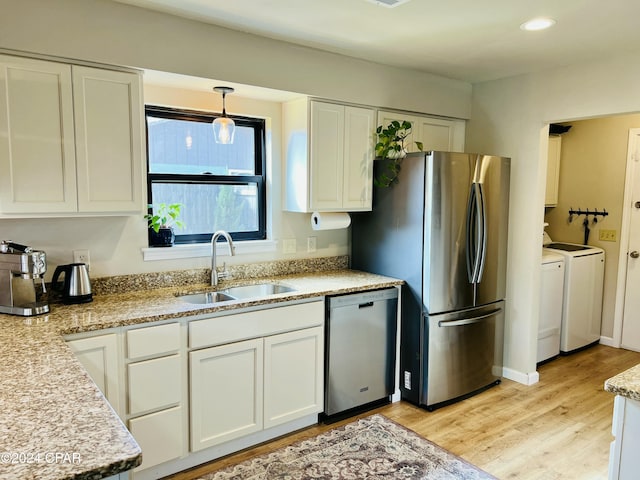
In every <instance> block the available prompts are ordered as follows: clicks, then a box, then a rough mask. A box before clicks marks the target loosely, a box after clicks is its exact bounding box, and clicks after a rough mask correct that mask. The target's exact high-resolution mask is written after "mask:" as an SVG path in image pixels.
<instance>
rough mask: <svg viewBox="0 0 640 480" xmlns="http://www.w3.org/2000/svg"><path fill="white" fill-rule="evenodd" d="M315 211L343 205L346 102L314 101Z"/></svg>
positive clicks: (312, 192)
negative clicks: (339, 103) (336, 103)
mask: <svg viewBox="0 0 640 480" xmlns="http://www.w3.org/2000/svg"><path fill="white" fill-rule="evenodd" d="M310 150H311V151H310V156H311V168H310V172H309V174H310V175H311V190H310V192H309V193H310V201H309V205H310V207H311V210H312V211H317V210H324V211H331V210H340V209H342V191H343V188H342V185H343V178H342V177H343V165H344V163H343V159H344V106H342V105H334V104H331V103H322V102H311V135H310Z"/></svg>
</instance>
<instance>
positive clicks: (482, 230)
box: [476, 183, 487, 283]
mask: <svg viewBox="0 0 640 480" xmlns="http://www.w3.org/2000/svg"><path fill="white" fill-rule="evenodd" d="M476 188H477V190H478V199H479V201H478V200H476V201H477V202H478V206H479V207H480V208H479V210H478V214H479V218H478V227H479V228H478V230H479V233H478V236H479V237H480V239H479V242H478V243H479V244H480V246H479V250H480V253H479V254H478V257H477V262H478V269H477V272H476V283H480V282H481V281H482V274H483V273H484V263H485V260H486V258H487V214H486V212H487V205H486V202H485V199H484V189H483V188H482V183H476Z"/></svg>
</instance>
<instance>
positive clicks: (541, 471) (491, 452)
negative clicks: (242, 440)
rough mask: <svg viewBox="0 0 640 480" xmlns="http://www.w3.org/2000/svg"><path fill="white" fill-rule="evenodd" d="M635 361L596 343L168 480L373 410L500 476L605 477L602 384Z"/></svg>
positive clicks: (528, 479) (609, 405) (639, 356)
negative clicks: (419, 403)
mask: <svg viewBox="0 0 640 480" xmlns="http://www.w3.org/2000/svg"><path fill="white" fill-rule="evenodd" d="M638 363H640V353H638V352H631V351H628V350H622V349H615V348H611V347H606V346H602V345H597V346H595V347H593V348H590V349H588V350H585V351H583V352H578V353H575V354H573V355H568V356H565V357H560V358H557V359H555V360H553V361H551V362H549V363H547V364H545V365H542V366H541V367H540V368H539V370H538V371H539V373H540V381H539V382H538V383H537V384H535V385H531V386H525V385H521V384H519V383H516V382H512V381H510V380H504V381H503V382H502V383H501V384H500V385H498V386H496V387H493V388H491V389H489V390H487V391H485V392H483V393H481V394H479V395H476V396H474V397H471V398H468V399H466V400H463V401H461V402H458V403H455V404H453V405H449V406H447V407H444V408H441V409H438V410H436V411H434V412H428V411H426V410H424V409H421V408H418V407H416V406H414V405H411V404H409V403H406V402H397V403H394V404H391V405H386V406H384V407H381V408H378V409H376V410H373V411H370V412H367V413H365V414H362V415H359V416H357V417H352V418H351V419H348V420H345V421H342V422H338V423H335V424H332V425H323V424H319V425H317V426H313V427H310V428H307V429H304V430H302V431H300V432H296V433H294V434H292V435H288V436H286V437H283V438H281V439H277V440H275V441H272V442H268V443H266V444H263V445H260V446H258V447H255V448H251V449H248V450H245V451H243V452H240V453H237V454H234V455H230V456H228V457H225V458H223V459H220V460H217V461H214V462H211V463H209V464H206V465H203V466H200V467H197V468H195V469H192V470H189V471H186V472H181V473H179V474H176V475H174V476H172V477H168V478H171V480H193V479H196V478H198V477H200V476H202V475H205V474H206V473H209V472H213V471H215V470H218V469H220V468H224V467H225V466H227V465H231V464H234V463H237V462H240V461H243V460H246V459H249V458H252V457H254V456H256V455H260V454H264V453H268V452H271V451H273V450H275V449H277V448H280V447H282V446H285V445H289V444H291V443H294V442H296V441H299V440H303V439H305V438H309V437H311V436H314V435H317V434H319V433H322V432H324V431H326V430H329V429H331V428H335V427H337V426H340V425H342V424H344V423H347V422H349V421H353V420H354V419H355V418H358V417H362V416H366V415H370V414H372V413H374V412H375V413H382V414H383V415H385V416H387V417H388V418H390V419H392V420H394V421H396V422H398V423H400V424H401V425H404V426H406V427H408V428H410V429H412V430H414V431H416V432H417V433H419V434H420V435H422V436H423V437H425V438H428V439H429V440H431V441H432V442H435V443H437V444H438V445H440V446H442V447H444V448H446V449H448V450H449V451H451V452H453V453H455V454H456V455H459V456H461V457H462V458H464V459H465V460H467V461H469V462H471V463H473V464H474V465H477V466H478V467H480V468H482V469H484V470H486V471H487V472H489V473H491V474H493V475H494V476H496V477H498V478H500V479H504V480H506V479H518V480H554V479H577V480H605V479H606V478H607V468H608V458H609V444H610V443H611V441H612V440H613V437H612V435H611V419H612V415H613V399H614V396H613V395H612V394H610V393H608V392H605V391H604V390H603V386H604V381H605V380H606V379H607V378H610V377H612V376H614V375H617V374H618V373H620V372H622V371H624V370H626V369H628V368H631V367H632V366H634V365H637V364H638Z"/></svg>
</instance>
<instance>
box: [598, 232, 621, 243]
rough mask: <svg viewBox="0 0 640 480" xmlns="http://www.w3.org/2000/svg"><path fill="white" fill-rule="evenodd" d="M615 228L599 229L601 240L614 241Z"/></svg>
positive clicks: (615, 236) (615, 237) (615, 238)
mask: <svg viewBox="0 0 640 480" xmlns="http://www.w3.org/2000/svg"><path fill="white" fill-rule="evenodd" d="M616 233H617V232H616V231H615V230H600V237H599V238H600V240H601V241H603V242H615V241H616V240H617V235H616Z"/></svg>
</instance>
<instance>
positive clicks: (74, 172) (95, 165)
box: [0, 55, 144, 217]
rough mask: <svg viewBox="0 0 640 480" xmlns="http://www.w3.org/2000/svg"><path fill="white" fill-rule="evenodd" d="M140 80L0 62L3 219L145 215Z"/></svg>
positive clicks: (12, 59) (20, 61) (123, 75)
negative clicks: (74, 215)
mask: <svg viewBox="0 0 640 480" xmlns="http://www.w3.org/2000/svg"><path fill="white" fill-rule="evenodd" d="M141 91H142V87H141V81H140V76H139V75H138V74H136V73H130V72H116V71H110V70H102V69H97V68H87V67H80V66H75V65H67V64H62V63H57V62H50V61H44V60H34V59H28V58H21V57H11V56H3V55H0V170H1V171H2V173H3V174H2V175H1V176H0V215H2V216H5V217H19V216H20V215H24V216H37V215H39V214H43V215H52V214H53V215H55V214H58V215H64V214H74V213H107V214H108V213H135V214H137V213H140V212H142V211H143V209H144V202H143V197H142V193H143V189H142V181H143V168H144V162H143V158H144V154H143V150H142V148H143V146H142V120H143V104H142V93H141Z"/></svg>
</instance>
